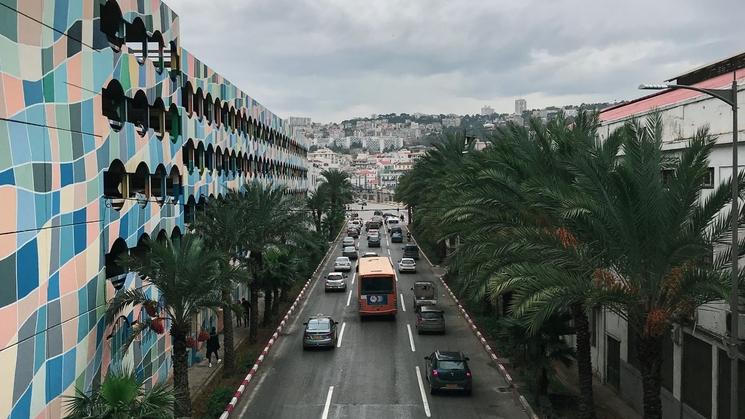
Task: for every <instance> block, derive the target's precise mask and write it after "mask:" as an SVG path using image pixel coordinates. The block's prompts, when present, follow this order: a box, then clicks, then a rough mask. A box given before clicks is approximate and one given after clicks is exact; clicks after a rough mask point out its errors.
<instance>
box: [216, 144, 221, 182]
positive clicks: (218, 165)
mask: <svg viewBox="0 0 745 419" xmlns="http://www.w3.org/2000/svg"><path fill="white" fill-rule="evenodd" d="M215 170H217V176H220V175H222V149H221V148H220V146H217V149H215Z"/></svg>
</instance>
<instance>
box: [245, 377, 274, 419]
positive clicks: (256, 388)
mask: <svg viewBox="0 0 745 419" xmlns="http://www.w3.org/2000/svg"><path fill="white" fill-rule="evenodd" d="M267 375H269V374H267V373H266V371H264V373H263V374H261V378H259V382H258V383H256V384H255V385H254V387H253V389H251V392H250V394H249V395H248V399H246V400H243V409H241V414H240V417H245V416H246V411H247V410H248V406H251V402H253V400H254V397H256V393H258V392H259V388H260V387H261V384H262V383H263V382H264V379H265V378H266V377H267ZM252 381H253V380H252Z"/></svg>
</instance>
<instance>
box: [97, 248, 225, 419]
mask: <svg viewBox="0 0 745 419" xmlns="http://www.w3.org/2000/svg"><path fill="white" fill-rule="evenodd" d="M146 247H147V251H146V252H145V253H144V254H142V255H138V256H124V257H122V259H121V260H120V264H121V265H122V266H124V267H125V268H128V269H129V270H132V271H135V272H137V273H138V274H139V275H141V276H142V277H143V278H145V282H146V284H149V285H152V286H153V287H155V288H156V289H157V290H158V294H160V296H161V299H162V300H163V301H164V303H163V305H162V307H161V309H162V312H161V313H160V314H158V315H157V317H154V318H153V319H148V320H143V321H141V322H140V323H138V324H137V325H136V326H135V327H133V332H132V334H131V335H130V337H129V339H128V342H127V343H126V345H125V346H126V347H128V346H129V345H130V344H131V342H132V341H133V340H134V339H135V337H136V336H137V335H138V334H140V333H142V332H143V331H145V330H146V329H147V327H148V326H151V325H153V322H154V321H158V322H163V321H166V322H167V323H170V335H171V343H172V346H173V349H172V354H171V358H172V360H173V388H174V390H175V391H176V398H175V401H174V412H175V414H176V416H178V417H181V416H190V415H191V398H190V393H189V374H188V362H187V351H186V349H187V348H186V337H187V336H188V334H189V333H190V332H191V323H192V320H193V319H194V318H195V317H196V316H197V314H198V313H199V312H200V311H201V310H203V309H205V308H212V309H215V308H217V307H219V306H220V305H221V304H222V302H221V300H220V298H219V295H217V294H216V292H214V291H215V283H214V282H215V278H217V277H218V276H219V275H220V267H219V261H220V254H219V253H218V252H216V251H214V250H210V249H208V248H207V247H206V246H205V243H204V240H203V239H201V238H199V237H197V236H195V235H191V234H187V235H185V236H184V237H183V238H182V239H181V240H180V241H177V242H173V241H171V240H170V239H168V240H167V241H166V242H164V243H160V242H158V241H148V242H147V243H146ZM138 305H145V306H153V307H157V306H158V301H156V300H153V299H151V298H150V297H149V296H148V295H147V294H146V293H145V291H144V289H142V288H136V289H129V290H122V291H119V292H117V294H116V295H115V296H114V298H113V299H112V300H111V301H110V302H109V306H108V308H107V310H106V322H107V323H108V324H112V323H113V322H114V320H115V319H117V318H118V317H119V315H120V313H122V312H123V311H125V310H127V309H129V308H131V307H134V306H138Z"/></svg>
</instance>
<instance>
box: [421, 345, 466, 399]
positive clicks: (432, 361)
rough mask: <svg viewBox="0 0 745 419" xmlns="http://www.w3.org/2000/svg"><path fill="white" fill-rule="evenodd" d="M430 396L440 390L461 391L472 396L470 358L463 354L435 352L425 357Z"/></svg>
mask: <svg viewBox="0 0 745 419" xmlns="http://www.w3.org/2000/svg"><path fill="white" fill-rule="evenodd" d="M424 360H425V364H424V370H425V371H426V374H425V375H426V377H427V381H428V382H429V392H430V394H435V393H436V392H437V391H440V390H461V391H463V392H464V393H466V394H467V395H471V390H472V389H473V380H472V378H473V377H472V376H471V369H470V368H469V367H468V357H467V356H465V355H463V352H455V351H434V352H432V354H430V355H429V356H425V357H424Z"/></svg>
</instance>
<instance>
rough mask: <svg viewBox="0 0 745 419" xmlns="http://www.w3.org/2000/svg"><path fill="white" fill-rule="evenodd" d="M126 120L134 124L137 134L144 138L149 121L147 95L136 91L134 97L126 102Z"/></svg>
mask: <svg viewBox="0 0 745 419" xmlns="http://www.w3.org/2000/svg"><path fill="white" fill-rule="evenodd" d="M128 103H129V108H128V109H127V120H128V121H129V122H131V123H132V124H134V126H135V129H136V130H137V133H138V134H140V135H141V136H144V135H145V133H146V132H147V128H148V121H149V117H148V114H149V109H150V106H149V104H148V102H147V95H145V92H143V91H142V90H138V91H137V93H136V94H135V97H134V98H133V99H132V100H129V101H128Z"/></svg>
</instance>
